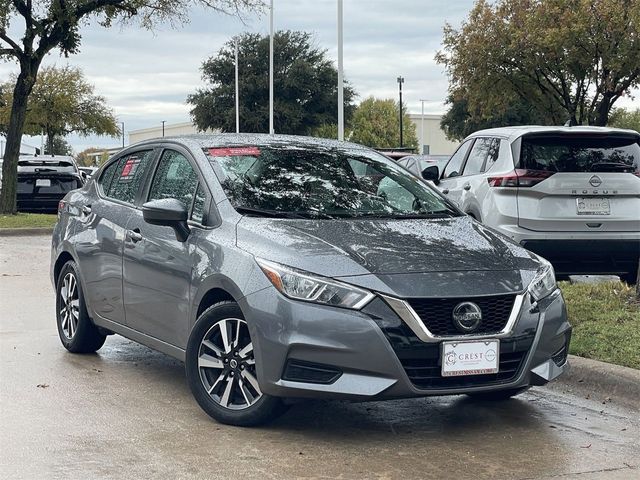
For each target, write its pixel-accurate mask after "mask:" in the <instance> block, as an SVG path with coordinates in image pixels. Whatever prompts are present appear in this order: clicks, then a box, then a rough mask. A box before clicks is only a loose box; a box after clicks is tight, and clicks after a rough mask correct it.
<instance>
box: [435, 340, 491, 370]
mask: <svg viewBox="0 0 640 480" xmlns="http://www.w3.org/2000/svg"><path fill="white" fill-rule="evenodd" d="M499 365H500V340H476V341H464V342H444V343H443V344H442V376H443V377H457V376H461V375H485V374H489V373H498V369H499Z"/></svg>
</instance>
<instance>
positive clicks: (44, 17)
mask: <svg viewBox="0 0 640 480" xmlns="http://www.w3.org/2000/svg"><path fill="white" fill-rule="evenodd" d="M190 5H204V6H208V7H212V8H214V9H216V10H219V11H225V12H238V11H239V9H243V8H257V7H258V6H259V5H261V2H260V0H183V1H180V0H64V1H63V0H41V1H37V2H34V1H33V0H0V60H6V61H12V62H15V64H16V65H17V66H18V67H19V73H18V75H17V77H16V79H15V82H14V84H13V85H12V90H13V94H12V103H11V115H10V118H9V124H8V125H7V136H6V137H7V144H6V149H5V155H4V163H3V165H2V179H3V180H2V191H1V192H0V213H15V212H16V178H17V168H18V156H19V154H20V141H21V139H22V134H23V131H24V126H25V120H26V116H27V105H28V100H29V96H30V94H31V91H32V89H33V87H34V85H35V82H36V78H37V75H38V72H39V70H40V65H41V64H42V60H43V59H44V57H45V56H46V55H47V54H49V53H50V52H51V51H52V50H54V49H59V50H60V52H61V53H62V54H63V55H65V56H68V55H72V54H75V53H77V52H78V50H79V49H80V43H81V39H82V37H81V34H80V30H81V28H80V27H81V26H84V25H87V24H89V23H90V22H97V23H98V24H99V25H101V26H103V27H110V26H112V25H113V24H114V23H116V22H131V21H133V20H135V19H137V20H139V23H140V25H141V26H142V27H144V28H151V27H152V26H153V25H154V24H155V23H156V22H161V21H172V20H174V21H175V20H178V21H186V20H187V17H186V12H187V11H188V10H187V9H188V7H189V6H190Z"/></svg>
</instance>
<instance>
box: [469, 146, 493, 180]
mask: <svg viewBox="0 0 640 480" xmlns="http://www.w3.org/2000/svg"><path fill="white" fill-rule="evenodd" d="M492 143H493V139H491V138H479V139H477V140H476V143H474V144H473V148H472V149H471V152H469V158H467V163H466V164H465V166H464V172H463V173H462V174H463V175H465V176H466V175H477V174H479V173H480V172H482V171H483V170H484V164H485V162H486V160H487V156H488V155H489V150H490V149H491V144H492Z"/></svg>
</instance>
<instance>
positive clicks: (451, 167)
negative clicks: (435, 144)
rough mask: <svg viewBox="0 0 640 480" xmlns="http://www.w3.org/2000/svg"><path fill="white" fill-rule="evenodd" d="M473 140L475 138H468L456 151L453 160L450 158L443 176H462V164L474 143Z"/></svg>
mask: <svg viewBox="0 0 640 480" xmlns="http://www.w3.org/2000/svg"><path fill="white" fill-rule="evenodd" d="M473 140H474V139H471V140H467V141H466V142H464V143H463V144H462V145H460V147H459V148H458V150H457V151H456V153H454V154H453V156H452V157H451V160H449V163H447V166H446V167H445V169H444V174H443V175H442V178H451V177H458V176H460V173H461V172H462V164H463V162H464V159H465V157H466V156H467V152H468V151H469V148H470V147H471V144H472V143H473Z"/></svg>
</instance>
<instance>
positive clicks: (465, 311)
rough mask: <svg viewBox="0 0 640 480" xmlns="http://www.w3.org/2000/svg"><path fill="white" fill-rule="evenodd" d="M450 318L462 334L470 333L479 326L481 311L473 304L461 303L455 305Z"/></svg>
mask: <svg viewBox="0 0 640 480" xmlns="http://www.w3.org/2000/svg"><path fill="white" fill-rule="evenodd" d="M451 316H452V318H453V324H454V325H455V326H456V328H457V329H458V330H460V331H461V332H462V333H471V332H473V331H475V330H476V329H477V328H478V326H480V322H481V321H482V310H480V307H479V306H478V305H476V304H475V303H473V302H462V303H459V304H458V305H456V307H455V308H454V309H453V313H452V315H451Z"/></svg>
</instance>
